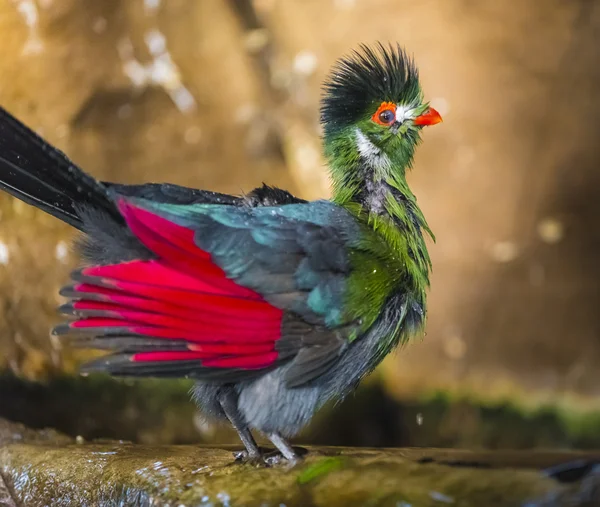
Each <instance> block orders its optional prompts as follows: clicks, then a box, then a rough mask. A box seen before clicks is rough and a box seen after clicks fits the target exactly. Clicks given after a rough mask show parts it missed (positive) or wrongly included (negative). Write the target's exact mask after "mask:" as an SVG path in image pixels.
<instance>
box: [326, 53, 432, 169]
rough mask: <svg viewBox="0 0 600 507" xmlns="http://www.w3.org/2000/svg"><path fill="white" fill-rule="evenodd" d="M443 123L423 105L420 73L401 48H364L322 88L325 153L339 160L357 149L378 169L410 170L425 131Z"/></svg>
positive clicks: (338, 67) (345, 60) (346, 60)
mask: <svg viewBox="0 0 600 507" xmlns="http://www.w3.org/2000/svg"><path fill="white" fill-rule="evenodd" d="M441 121H442V117H441V116H440V114H439V113H438V112H437V111H436V110H435V109H433V108H432V107H430V106H429V104H428V103H427V102H425V101H424V99H423V93H422V91H421V86H420V84H419V76H418V72H417V68H416V67H415V65H414V62H413V61H412V59H411V58H409V57H408V56H407V55H406V53H405V51H404V50H403V49H402V48H401V47H400V46H396V47H393V46H389V47H385V46H383V45H381V44H378V45H377V46H376V47H375V48H369V47H367V46H364V45H363V46H360V49H359V50H358V51H354V52H353V53H352V54H351V55H349V56H348V57H344V58H341V59H340V60H339V61H338V62H337V63H336V64H335V65H334V67H333V71H332V73H331V76H330V77H329V79H328V80H327V82H326V83H325V86H324V97H323V101H322V106H321V122H322V124H323V128H324V135H325V146H326V151H327V149H328V145H330V146H329V148H330V149H331V146H333V150H334V151H336V152H338V154H337V155H338V156H339V153H340V151H341V152H343V151H345V150H347V149H348V148H349V145H351V144H353V145H354V147H355V148H356V152H357V153H358V154H360V156H361V157H362V158H363V159H365V162H367V163H370V164H372V165H373V166H374V169H378V167H377V165H380V166H382V167H381V168H383V166H390V165H396V164H393V162H397V163H398V164H403V165H408V164H410V160H411V159H412V155H413V152H414V148H415V146H416V144H417V143H418V141H419V140H420V131H421V129H422V128H423V127H425V126H428V125H435V124H436V123H439V122H441ZM342 146H343V147H342ZM329 155H330V156H331V155H332V153H330V154H329ZM334 156H335V155H334ZM390 161H391V162H392V164H390Z"/></svg>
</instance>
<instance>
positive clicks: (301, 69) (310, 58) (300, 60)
mask: <svg viewBox="0 0 600 507" xmlns="http://www.w3.org/2000/svg"><path fill="white" fill-rule="evenodd" d="M317 65H318V60H317V56H316V55H315V54H314V53H313V52H311V51H307V50H304V51H300V52H299V53H298V54H297V55H296V57H295V58H294V72H296V73H297V74H302V75H303V76H310V75H311V74H313V73H314V72H315V70H317Z"/></svg>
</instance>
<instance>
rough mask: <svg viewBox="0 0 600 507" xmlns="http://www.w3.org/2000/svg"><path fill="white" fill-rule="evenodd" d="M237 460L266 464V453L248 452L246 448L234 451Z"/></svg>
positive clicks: (253, 463) (249, 463)
mask: <svg viewBox="0 0 600 507" xmlns="http://www.w3.org/2000/svg"><path fill="white" fill-rule="evenodd" d="M233 457H234V458H235V461H237V462H238V463H246V464H248V465H257V466H261V465H265V461H264V455H263V453H262V452H258V453H256V452H248V451H247V450H246V449H244V450H243V451H237V452H234V453H233Z"/></svg>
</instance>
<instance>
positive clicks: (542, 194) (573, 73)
mask: <svg viewBox="0 0 600 507" xmlns="http://www.w3.org/2000/svg"><path fill="white" fill-rule="evenodd" d="M375 41H382V42H387V41H392V42H393V41H398V42H400V43H401V44H402V45H404V46H405V47H406V48H407V49H408V51H409V52H410V53H413V54H414V57H415V59H416V62H417V64H418V66H419V69H420V74H421V78H422V84H423V87H424V91H425V94H426V97H427V98H428V99H429V100H431V102H432V105H433V106H434V107H435V108H436V109H437V110H438V111H440V113H441V114H442V116H443V117H444V123H443V124H441V125H439V126H437V127H436V128H433V129H427V130H426V131H425V132H424V143H423V145H422V146H421V148H420V149H419V150H418V153H417V157H416V162H415V169H414V170H413V172H412V173H411V174H410V176H409V178H410V183H411V185H412V188H413V190H414V192H415V194H416V195H417V196H418V199H419V203H420V205H421V207H422V209H423V211H424V213H425V215H426V217H427V219H428V221H429V223H430V225H431V227H432V229H433V230H434V232H435V234H436V236H437V243H436V244H431V245H430V252H431V256H432V259H433V265H434V273H433V277H432V289H431V294H430V314H429V322H428V327H427V334H426V336H425V337H424V338H423V339H418V340H416V341H415V342H414V343H412V344H410V345H409V346H407V347H405V348H404V349H403V350H401V351H399V352H398V353H396V354H394V355H392V356H391V357H389V358H388V359H387V360H386V361H385V363H384V364H383V365H382V366H381V367H380V368H379V369H378V371H377V372H376V373H375V374H374V375H372V376H371V377H370V378H369V379H368V381H367V382H365V383H364V385H363V386H362V387H361V389H360V390H359V391H358V393H357V394H356V395H353V396H351V397H349V398H348V399H347V400H345V401H344V402H343V403H342V404H340V405H338V406H337V407H331V408H328V409H327V410H325V411H324V412H322V413H321V414H320V415H319V417H318V418H317V420H316V421H315V423H314V424H313V425H312V426H311V427H310V428H309V429H308V430H307V431H306V432H305V434H304V435H303V436H302V437H301V438H300V439H299V440H301V441H302V442H317V443H326V444H345V445H390V446H391V445H427V446H457V447H466V446H469V447H479V446H484V447H490V448H497V447H519V448H528V447H542V446H546V447H547V446H552V447H590V446H598V445H600V436H599V435H598V433H597V428H598V424H600V396H599V394H600V370H599V369H598V365H599V364H600V308H599V304H600V285H599V275H600V262H599V260H598V255H599V252H600V227H599V226H598V218H599V217H600V170H599V169H600V167H599V164H600V127H599V121H600V120H599V119H600V88H599V85H600V66H599V65H598V62H599V61H600V2H599V1H595V0H571V1H566V0H546V1H545V2H540V1H538V0H510V1H508V0H507V1H504V2H497V1H494V0H478V1H473V0H421V1H419V2H415V1H409V0H202V1H200V0H168V1H167V0H163V1H161V0H145V1H142V0H128V1H127V2H124V1H119V0H1V1H0V104H2V106H3V107H5V108H7V109H8V110H9V111H10V112H12V113H13V114H14V115H16V116H17V117H19V118H20V119H21V120H23V121H24V122H25V123H26V124H28V125H29V126H31V127H32V128H34V129H35V130H36V131H38V132H39V133H40V134H41V135H43V136H44V137H45V138H46V139H47V140H49V141H50V142H52V143H53V144H55V145H56V146H58V147H59V148H60V149H62V150H63V151H65V152H66V153H67V154H68V155H69V156H70V157H71V158H72V159H73V160H74V161H75V162H76V163H77V164H79V165H80V166H82V167H83V168H85V169H86V170H87V171H89V172H91V173H92V174H93V175H94V176H96V177H97V178H100V179H107V180H113V181H120V182H127V183H138V182H146V181H171V182H174V183H179V184H183V185H189V186H196V187H202V188H206V189H211V190H217V191H221V192H229V193H241V192H242V191H247V190H250V189H252V188H253V187H255V186H257V185H260V184H261V183H262V182H267V183H269V184H272V185H278V186H281V187H284V188H287V189H289V190H290V191H291V192H292V193H295V194H298V195H300V196H302V197H305V198H320V197H327V196H328V195H329V187H328V180H327V174H326V171H325V168H324V164H323V160H322V157H321V143H320V137H319V136H320V131H319V123H318V107H319V97H320V85H321V83H322V82H323V80H324V78H325V77H326V75H327V72H328V69H329V68H330V66H331V64H332V63H333V62H334V61H335V59H336V58H338V57H339V56H341V55H343V54H346V53H348V52H349V50H351V49H352V48H354V47H356V46H357V44H359V43H361V42H364V43H373V42H375ZM71 239H73V231H72V230H70V229H69V228H68V227H67V226H64V225H63V224H60V223H58V221H56V220H54V219H52V218H50V217H49V216H46V215H44V214H43V213H41V212H38V211H36V210H33V209H31V208H29V207H27V206H26V205H24V204H23V203H21V202H17V201H16V200H13V199H11V198H9V197H7V196H6V195H0V370H1V371H2V372H3V373H2V374H0V417H6V418H9V419H12V420H15V421H20V422H24V423H26V424H28V425H30V426H33V427H43V426H50V427H55V428H57V429H59V430H62V431H65V432H67V433H69V434H71V435H81V436H83V437H84V438H99V437H107V438H121V439H130V440H134V441H142V442H152V443H158V442H162V443H172V442H177V443H181V442H197V441H204V442H225V441H230V440H231V441H235V439H234V438H233V436H232V434H231V433H229V432H228V430H227V429H224V428H215V427H213V426H212V425H210V424H209V423H207V422H206V421H203V420H202V419H201V418H200V417H199V416H197V414H195V412H194V407H193V405H192V404H191V403H190V402H189V401H188V396H187V392H186V391H187V389H188V388H189V384H188V383H186V382H156V381H144V382H119V381H115V380H111V379H106V378H103V377H91V378H81V377H79V376H77V374H76V370H77V364H78V363H79V362H80V361H81V360H82V359H84V357H85V356H84V354H83V353H82V352H78V351H73V350H68V349H65V348H63V347H62V345H61V343H59V342H58V341H56V340H54V339H52V338H51V337H49V333H48V330H49V329H50V327H51V326H52V325H53V324H55V323H56V322H58V317H57V315H56V312H55V308H56V306H58V305H59V304H60V303H61V301H60V298H59V296H58V295H57V291H58V289H59V287H60V286H61V285H63V284H64V283H65V281H66V280H67V278H68V273H69V271H70V270H71V269H72V268H73V267H75V266H76V264H77V259H76V256H75V254H74V253H73V251H72V249H71V247H70V241H71Z"/></svg>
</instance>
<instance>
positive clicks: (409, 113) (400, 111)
mask: <svg viewBox="0 0 600 507" xmlns="http://www.w3.org/2000/svg"><path fill="white" fill-rule="evenodd" d="M414 118H415V108H414V107H409V106H406V105H404V104H396V121H397V122H400V123H403V122H404V121H405V120H413V119H414Z"/></svg>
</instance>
